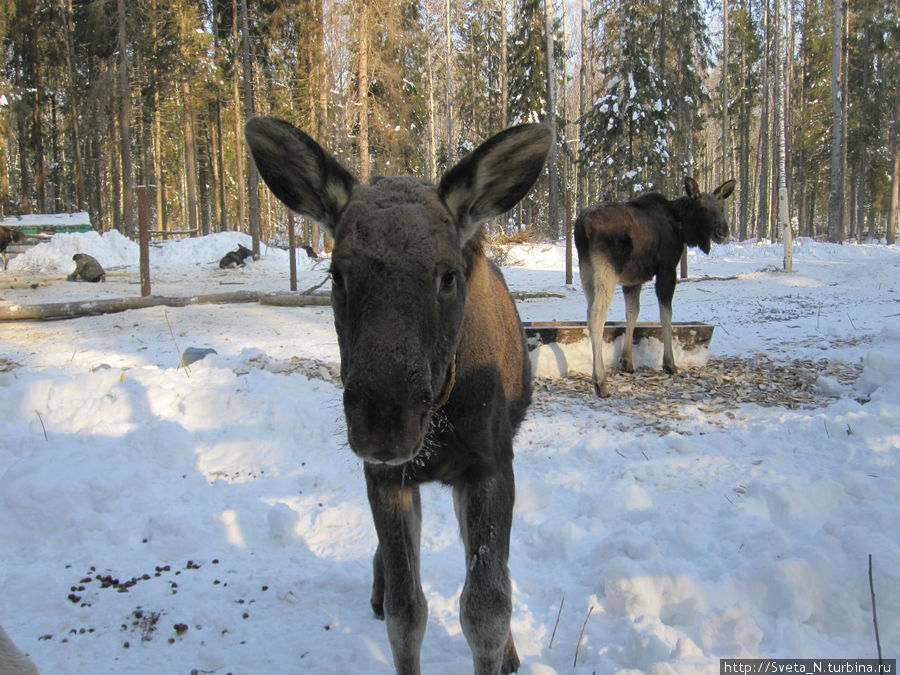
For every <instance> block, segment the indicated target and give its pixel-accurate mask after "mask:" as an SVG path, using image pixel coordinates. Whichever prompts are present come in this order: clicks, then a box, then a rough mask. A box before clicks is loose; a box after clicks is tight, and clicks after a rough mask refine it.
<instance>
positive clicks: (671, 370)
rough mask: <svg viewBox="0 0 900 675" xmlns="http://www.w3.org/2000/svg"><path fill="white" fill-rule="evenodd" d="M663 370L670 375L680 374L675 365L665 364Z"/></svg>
mask: <svg viewBox="0 0 900 675" xmlns="http://www.w3.org/2000/svg"><path fill="white" fill-rule="evenodd" d="M663 370H665V371H666V372H667V373H668V374H669V375H674V374H675V373H677V372H678V368H676V367H675V364H674V363H664V364H663Z"/></svg>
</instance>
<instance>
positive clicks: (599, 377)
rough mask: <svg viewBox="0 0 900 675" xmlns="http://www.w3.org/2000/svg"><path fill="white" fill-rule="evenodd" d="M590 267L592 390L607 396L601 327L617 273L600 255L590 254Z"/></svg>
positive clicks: (589, 320)
mask: <svg viewBox="0 0 900 675" xmlns="http://www.w3.org/2000/svg"><path fill="white" fill-rule="evenodd" d="M591 268H592V274H591V287H592V293H591V295H589V297H588V312H587V321H588V330H589V331H590V334H591V350H592V352H593V357H594V368H593V381H594V391H595V392H596V393H597V395H598V396H609V390H608V388H607V384H606V368H605V367H604V365H603V328H604V326H605V325H606V315H607V314H609V306H610V305H611V304H612V299H613V295H614V294H615V292H616V283H617V275H616V271H615V269H614V268H613V266H612V265H611V264H610V263H609V261H607V260H606V258H604V257H603V256H601V255H597V254H591ZM586 294H587V293H586Z"/></svg>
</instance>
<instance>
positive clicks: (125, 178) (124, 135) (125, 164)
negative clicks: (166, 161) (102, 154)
mask: <svg viewBox="0 0 900 675" xmlns="http://www.w3.org/2000/svg"><path fill="white" fill-rule="evenodd" d="M118 19H119V141H120V144H121V145H120V147H121V153H122V224H123V227H124V230H125V236H126V237H128V238H129V239H134V236H135V229H134V171H133V170H132V167H131V91H130V88H129V86H128V43H127V40H126V35H125V0H118Z"/></svg>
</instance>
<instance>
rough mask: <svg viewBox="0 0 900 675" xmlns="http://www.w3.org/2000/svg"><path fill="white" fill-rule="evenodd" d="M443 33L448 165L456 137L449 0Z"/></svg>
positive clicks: (454, 147) (446, 6)
mask: <svg viewBox="0 0 900 675" xmlns="http://www.w3.org/2000/svg"><path fill="white" fill-rule="evenodd" d="M363 4H365V3H363ZM444 35H445V38H446V43H445V46H446V50H447V63H446V68H447V86H446V92H445V95H446V102H445V106H446V108H447V162H448V165H449V164H452V163H453V159H454V157H456V137H455V136H454V133H453V43H452V41H451V39H450V0H446V2H445V3H444Z"/></svg>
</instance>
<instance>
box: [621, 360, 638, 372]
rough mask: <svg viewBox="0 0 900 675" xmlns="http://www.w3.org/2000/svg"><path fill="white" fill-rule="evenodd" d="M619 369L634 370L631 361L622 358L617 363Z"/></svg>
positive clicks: (624, 370) (623, 370)
mask: <svg viewBox="0 0 900 675" xmlns="http://www.w3.org/2000/svg"><path fill="white" fill-rule="evenodd" d="M619 370H621V371H622V372H623V373H633V372H634V364H633V363H632V362H631V361H625V360H622V362H621V363H620V364H619Z"/></svg>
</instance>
